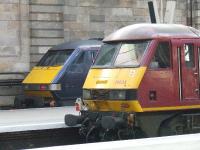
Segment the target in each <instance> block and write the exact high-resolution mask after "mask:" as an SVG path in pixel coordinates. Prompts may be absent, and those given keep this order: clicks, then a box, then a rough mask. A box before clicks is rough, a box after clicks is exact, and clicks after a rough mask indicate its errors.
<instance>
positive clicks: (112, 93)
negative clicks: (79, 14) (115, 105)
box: [109, 90, 126, 100]
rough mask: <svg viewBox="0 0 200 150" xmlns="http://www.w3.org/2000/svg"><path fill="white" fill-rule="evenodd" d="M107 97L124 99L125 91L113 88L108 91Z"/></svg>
mask: <svg viewBox="0 0 200 150" xmlns="http://www.w3.org/2000/svg"><path fill="white" fill-rule="evenodd" d="M109 99H113V100H115V99H116V100H120V99H121V100H125V99H126V91H123V90H113V91H110V93H109Z"/></svg>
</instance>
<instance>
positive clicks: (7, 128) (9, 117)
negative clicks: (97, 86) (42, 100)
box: [0, 106, 78, 133]
mask: <svg viewBox="0 0 200 150" xmlns="http://www.w3.org/2000/svg"><path fill="white" fill-rule="evenodd" d="M65 114H77V115H78V112H77V111H75V107H74V106H65V107H50V108H32V109H16V110H0V133H5V132H17V131H30V130H43V129H55V128H66V127H67V126H66V125H65V123H64V116H65Z"/></svg>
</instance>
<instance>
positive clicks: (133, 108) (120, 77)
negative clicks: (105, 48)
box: [83, 67, 146, 112]
mask: <svg viewBox="0 0 200 150" xmlns="http://www.w3.org/2000/svg"><path fill="white" fill-rule="evenodd" d="M145 71H146V67H139V68H115V69H101V68H100V69H99V68H97V69H95V68H92V69H90V71H89V73H88V76H87V78H86V81H85V83H84V86H83V89H84V90H91V91H92V90H95V91H97V92H98V91H99V92H100V91H101V90H137V89H138V87H139V85H140V82H141V80H142V78H143V76H144V73H145ZM84 102H85V104H86V105H87V107H88V109H89V110H91V111H117V112H121V111H123V112H143V110H142V108H141V106H140V103H139V101H138V99H131V100H120V99H117V100H110V99H101V100H98V98H97V99H84Z"/></svg>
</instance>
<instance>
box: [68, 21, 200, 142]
mask: <svg viewBox="0 0 200 150" xmlns="http://www.w3.org/2000/svg"><path fill="white" fill-rule="evenodd" d="M199 36H200V32H199V31H198V30H196V29H194V28H192V27H188V26H184V25H176V24H135V25H130V26H127V27H124V28H122V29H120V30H118V31H116V32H114V33H113V34H111V35H109V36H108V37H106V38H105V39H104V40H103V41H104V45H103V46H102V48H101V51H100V53H99V55H98V57H97V59H96V61H95V63H94V65H93V66H92V67H91V69H90V71H89V73H88V76H87V78H86V81H85V83H84V86H83V102H84V104H85V106H86V108H87V110H86V111H82V117H81V118H82V120H84V119H83V118H84V116H87V117H86V118H88V116H93V117H89V118H91V120H90V121H91V122H92V123H90V124H92V125H93V126H94V125H96V129H93V128H92V127H93V126H90V125H89V124H88V129H89V130H88V134H89V133H90V135H91V139H94V138H96V137H98V138H96V139H101V140H106V139H108V140H115V139H129V138H139V137H154V136H163V135H173V134H184V133H192V132H200V115H199V112H200V111H199V108H200V98H199V81H200V79H199V75H200V74H199V64H200V63H199V62H200V61H199V56H200V40H199ZM69 118H70V119H72V118H73V117H72V116H68V117H67V116H66V118H65V119H66V120H65V121H66V124H68V125H69V124H70V121H69V120H70V119H69ZM94 118H95V119H94ZM67 119H68V120H67ZM80 120H81V119H80V118H79V120H78V121H80ZM76 121H77V120H76ZM73 123H74V122H73ZM83 123H84V121H83ZM84 126H85V124H84ZM90 129H91V130H93V133H92V131H91V130H90ZM102 135H103V136H102ZM88 137H89V136H88ZM88 137H86V138H88Z"/></svg>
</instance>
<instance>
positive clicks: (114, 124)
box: [101, 116, 126, 129]
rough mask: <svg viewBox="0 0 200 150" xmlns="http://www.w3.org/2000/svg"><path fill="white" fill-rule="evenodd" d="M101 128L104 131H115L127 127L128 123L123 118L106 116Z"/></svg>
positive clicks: (103, 118)
mask: <svg viewBox="0 0 200 150" xmlns="http://www.w3.org/2000/svg"><path fill="white" fill-rule="evenodd" d="M101 126H102V127H103V128H104V129H115V128H124V127H126V122H125V120H124V119H123V118H121V117H112V116H104V117H102V120H101Z"/></svg>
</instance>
